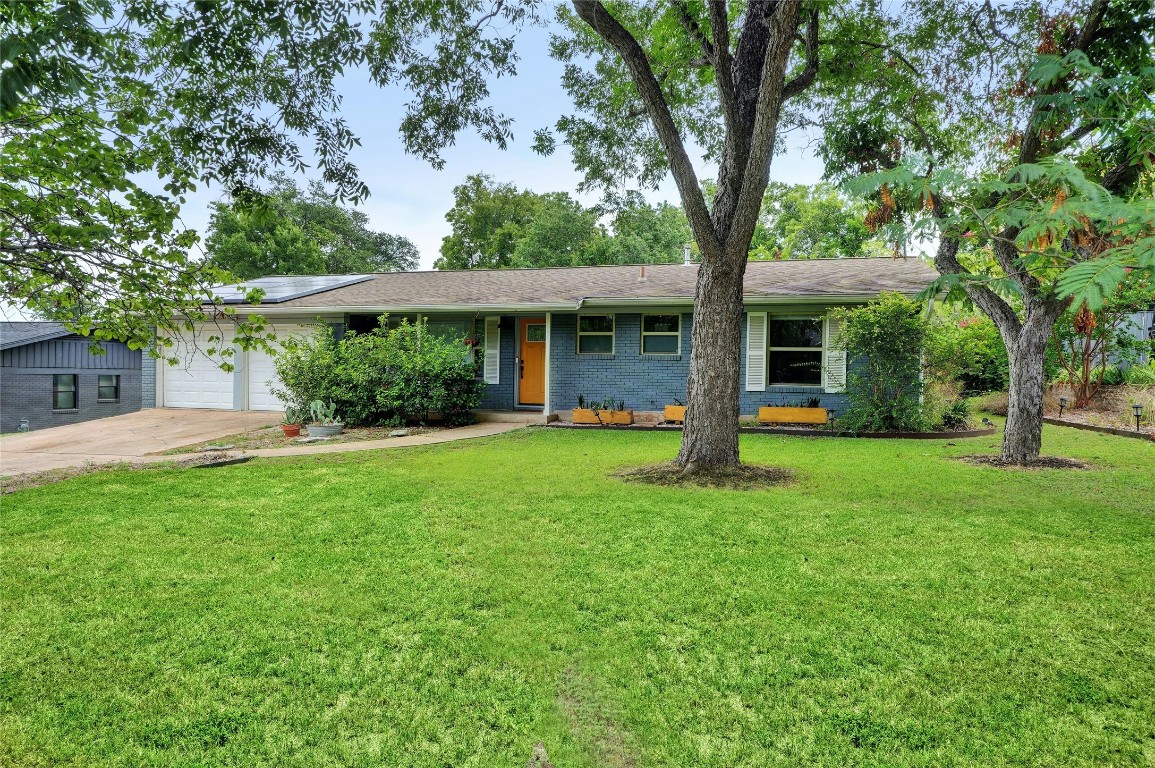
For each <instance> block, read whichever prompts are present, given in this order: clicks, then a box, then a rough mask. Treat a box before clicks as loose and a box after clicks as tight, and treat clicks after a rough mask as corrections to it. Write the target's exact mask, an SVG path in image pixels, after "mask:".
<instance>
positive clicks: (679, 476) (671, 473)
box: [613, 462, 794, 491]
mask: <svg viewBox="0 0 1155 768" xmlns="http://www.w3.org/2000/svg"><path fill="white" fill-rule="evenodd" d="M613 476H614V477H617V478H620V479H622V480H625V481H626V482H630V483H646V484H648V485H665V486H687V485H695V486H698V487H700V488H726V489H729V490H734V491H758V490H763V489H766V488H773V487H775V486H781V485H786V484H788V483H790V482H792V481H793V480H794V472H793V470H789V469H785V468H784V467H766V466H761V465H758V464H741V465H739V466H737V467H716V468H713V469H702V470H698V471H697V472H693V473H690V474H687V473H685V472H683V471H682V468H681V467H679V466H678V465H677V464H674V463H673V462H664V463H662V464H651V465H648V466H645V467H634V468H631V469H623V470H620V471H618V472H615V473H614V475H613Z"/></svg>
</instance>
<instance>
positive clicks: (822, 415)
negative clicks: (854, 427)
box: [758, 406, 827, 424]
mask: <svg viewBox="0 0 1155 768" xmlns="http://www.w3.org/2000/svg"><path fill="white" fill-rule="evenodd" d="M758 421H759V422H761V423H763V424H825V423H826V422H827V418H826V409H825V408H787V407H785V406H768V407H764V408H759V409H758Z"/></svg>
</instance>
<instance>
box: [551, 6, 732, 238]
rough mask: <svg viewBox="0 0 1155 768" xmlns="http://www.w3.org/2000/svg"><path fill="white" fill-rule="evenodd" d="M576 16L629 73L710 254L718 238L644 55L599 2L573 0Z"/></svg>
mask: <svg viewBox="0 0 1155 768" xmlns="http://www.w3.org/2000/svg"><path fill="white" fill-rule="evenodd" d="M573 7H574V10H575V11H576V12H577V15H578V16H579V17H581V19H582V20H583V21H584V22H585V23H586V24H588V25H589V26H590V28H591V29H593V31H594V32H595V33H597V35H598V36H599V37H601V38H602V39H603V40H605V41H606V42H607V43H609V44H610V46H611V47H613V49H614V50H616V51H617V52H618V55H619V56H621V57H622V61H623V62H624V63H625V65H626V68H627V69H628V70H629V71H630V76H631V77H632V78H633V81H634V86H635V87H636V88H637V89H638V95H639V96H641V99H642V103H643V104H645V105H646V110H647V111H648V112H649V114H650V120H651V121H652V122H653V124H654V130H655V131H656V132H657V134H658V139H659V140H660V141H661V142H662V148H663V149H664V150H665V152H666V158H667V159H668V160H669V162H670V173H671V174H672V175H673V177H674V183H675V184H677V186H678V192H679V194H680V195H681V197H682V204H683V206H684V207H685V209H686V218H687V219H689V221H690V226H691V228H692V229H693V232H694V237H695V239H696V240H697V241H698V247H699V248H700V249H701V250H702V251H703V252H707V251H710V252H713V251H716V250H717V249H718V247H719V246H720V243H719V242H718V235H717V233H716V232H715V230H714V224H713V222H712V221H711V219H710V212H709V211H708V210H707V209H706V201H705V200H704V199H703V197H702V189H701V186H700V184H699V183H698V176H697V174H696V173H695V172H694V165H693V163H691V162H690V158H689V155H687V154H686V147H685V144H683V142H682V136H681V133H680V132H679V131H678V127H677V125H676V124H675V123H674V117H673V115H672V114H670V107H669V105H668V104H667V103H666V97H665V95H664V94H663V93H662V88H661V86H660V85H659V84H658V81H657V79H656V78H655V77H654V73H653V71H652V70H651V69H650V65H649V61H648V60H647V59H646V52H645V51H643V50H642V46H641V45H639V44H638V41H637V40H636V39H635V38H634V36H633V35H631V34H630V33H629V31H628V30H627V29H626V28H625V27H623V26H622V25H621V24H620V23H619V22H618V20H617V19H615V18H614V17H613V15H612V14H610V12H609V11H608V10H606V7H605V6H604V5H602V4H601V2H600V1H599V0H573Z"/></svg>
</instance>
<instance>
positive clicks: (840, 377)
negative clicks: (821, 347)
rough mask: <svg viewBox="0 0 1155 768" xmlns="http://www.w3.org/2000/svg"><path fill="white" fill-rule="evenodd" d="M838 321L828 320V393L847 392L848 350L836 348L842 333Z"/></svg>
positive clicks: (829, 318)
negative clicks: (839, 335) (839, 334)
mask: <svg viewBox="0 0 1155 768" xmlns="http://www.w3.org/2000/svg"><path fill="white" fill-rule="evenodd" d="M840 330H841V329H840V326H839V324H838V321H837V320H836V319H834V318H833V317H829V316H828V317H827V318H826V365H825V366H823V369H824V372H825V381H824V386H825V388H826V391H827V392H845V391H846V350H845V349H838V348H836V347H835V342H836V341H837V340H838V333H839V331H840Z"/></svg>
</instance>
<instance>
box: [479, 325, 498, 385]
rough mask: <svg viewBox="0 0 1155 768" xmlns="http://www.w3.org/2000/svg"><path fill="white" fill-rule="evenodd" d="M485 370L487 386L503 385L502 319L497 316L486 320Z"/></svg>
mask: <svg viewBox="0 0 1155 768" xmlns="http://www.w3.org/2000/svg"><path fill="white" fill-rule="evenodd" d="M483 369H484V374H485V383H486V384H500V383H501V318H500V317H497V316H496V315H492V316H490V317H487V318H485V363H484V366H483Z"/></svg>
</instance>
